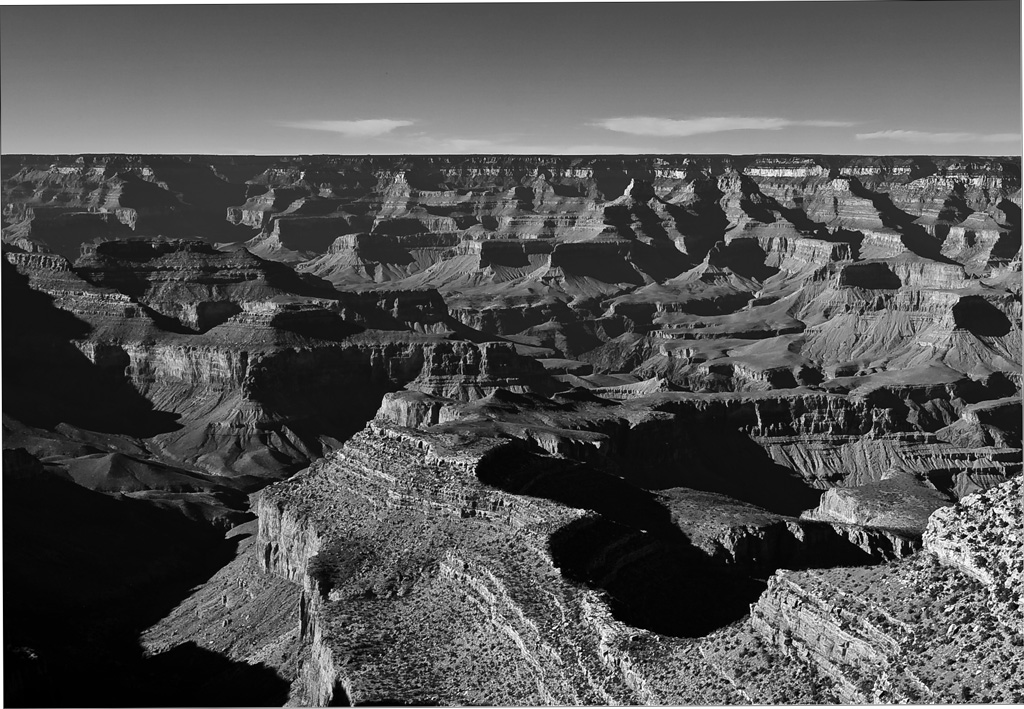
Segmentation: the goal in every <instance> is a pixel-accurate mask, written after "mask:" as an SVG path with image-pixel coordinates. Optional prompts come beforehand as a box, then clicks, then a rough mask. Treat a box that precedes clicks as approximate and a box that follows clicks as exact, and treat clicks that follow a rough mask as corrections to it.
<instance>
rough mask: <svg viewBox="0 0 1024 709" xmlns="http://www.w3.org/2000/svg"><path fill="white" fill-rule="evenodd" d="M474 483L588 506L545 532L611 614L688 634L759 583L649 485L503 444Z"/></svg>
mask: <svg viewBox="0 0 1024 709" xmlns="http://www.w3.org/2000/svg"><path fill="white" fill-rule="evenodd" d="M477 476H478V477H479V479H480V480H481V482H483V483H485V484H488V485H491V486H493V487H497V488H499V489H502V490H505V491H507V492H511V493H513V494H517V495H528V496H530V497H539V498H543V499H547V500H553V501H556V502H560V503H562V504H564V505H568V506H569V507H575V508H577V509H585V510H592V511H593V512H595V513H597V515H599V516H596V517H587V518H584V519H580V520H577V521H575V522H572V523H570V524H568V525H566V526H564V527H562V528H560V529H558V530H557V531H555V532H554V533H553V534H552V535H551V538H550V540H549V548H550V550H551V555H552V559H553V560H554V562H555V565H556V566H558V568H559V569H560V570H561V571H562V573H563V574H564V575H565V576H566V578H568V579H570V580H572V581H575V582H578V583H584V584H586V585H588V586H591V587H593V588H598V589H601V590H602V591H603V592H604V593H605V594H606V597H607V600H608V603H609V605H610V607H611V609H612V612H613V614H614V615H615V617H616V618H617V619H619V620H621V621H623V622H625V623H629V624H630V625H634V626H637V627H641V628H646V629H648V630H653V631H654V632H658V633H664V634H666V635H675V636H683V637H694V636H699V635H704V634H706V633H708V632H711V631H712V630H714V629H716V628H719V627H721V626H723V625H726V624H728V623H730V622H732V621H735V620H738V619H739V618H741V617H743V616H744V615H745V614H746V613H747V612H748V611H749V605H750V603H752V602H753V601H754V600H756V599H757V597H758V595H760V593H761V592H762V591H763V590H764V583H763V582H762V581H759V580H757V579H754V578H751V577H749V576H748V575H746V574H744V573H742V572H738V571H737V570H732V569H727V568H725V567H722V566H720V565H716V564H715V563H713V562H712V561H711V559H709V558H708V556H707V555H706V554H705V553H704V552H703V551H701V550H700V549H697V548H696V547H694V546H693V545H692V544H691V543H690V540H689V539H688V538H687V537H686V535H685V534H683V532H681V531H680V530H679V529H678V528H677V527H676V526H675V525H673V523H672V518H671V515H670V513H669V511H668V510H667V509H666V508H665V507H664V506H663V505H661V504H660V503H659V501H658V500H657V499H656V498H655V497H654V496H653V495H652V494H651V493H650V492H648V491H646V490H642V489H640V488H637V487H635V486H633V485H631V484H629V483H628V482H626V481H625V480H623V479H621V478H618V477H616V476H614V475H610V474H608V473H605V472H602V471H600V470H596V469H594V468H591V467H588V466H585V465H582V464H579V463H575V462H573V461H569V460H565V459H562V458H550V457H547V456H542V455H539V454H537V453H534V452H532V451H529V450H527V449H525V448H521V447H516V446H508V447H502V448H500V449H498V450H496V451H493V452H491V453H489V454H488V455H487V456H485V457H484V459H483V460H482V461H481V463H480V465H479V466H478V468H477Z"/></svg>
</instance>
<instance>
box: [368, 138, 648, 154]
mask: <svg viewBox="0 0 1024 709" xmlns="http://www.w3.org/2000/svg"><path fill="white" fill-rule="evenodd" d="M387 140H388V142H389V143H391V144H392V145H394V148H395V150H396V151H398V152H402V153H411V154H425V155H473V154H477V155H487V154H499V155H619V154H625V155H631V154H638V153H643V152H650V150H649V149H648V150H646V151H645V150H642V149H640V148H637V147H636V146H631V145H608V144H552V143H527V142H523V140H522V136H519V135H514V134H506V135H498V136H494V137H490V138H464V137H441V136H431V135H428V134H427V133H412V134H407V135H403V136H401V138H399V136H392V137H389V138H388V139H387Z"/></svg>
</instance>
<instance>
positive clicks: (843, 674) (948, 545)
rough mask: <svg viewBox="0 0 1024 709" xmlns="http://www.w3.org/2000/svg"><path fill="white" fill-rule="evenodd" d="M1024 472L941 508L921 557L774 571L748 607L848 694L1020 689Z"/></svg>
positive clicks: (887, 697) (862, 698)
mask: <svg viewBox="0 0 1024 709" xmlns="http://www.w3.org/2000/svg"><path fill="white" fill-rule="evenodd" d="M1020 481H1021V478H1019V477H1018V478H1016V479H1014V480H1012V481H1010V482H1006V483H1004V484H1002V485H1000V486H997V487H995V488H993V489H992V490H990V491H988V492H985V493H980V494H977V495H971V496H969V497H967V498H965V499H964V500H962V501H961V502H959V503H957V505H955V506H949V507H944V508H942V509H940V510H938V511H936V512H935V513H934V514H933V515H932V516H931V518H930V520H929V522H928V528H927V530H926V532H925V547H924V548H925V554H924V555H921V556H918V557H915V558H914V559H912V560H908V561H903V562H899V563H897V564H893V565H889V566H885V567H879V568H877V569H871V570H867V569H863V570H862V569H845V570H830V571H824V572H800V573H793V572H779V573H777V574H776V575H775V576H774V577H773V578H772V579H771V581H770V582H769V586H768V590H767V591H766V592H765V594H764V595H763V596H762V597H761V598H760V599H759V600H758V602H757V603H756V604H755V605H753V606H752V607H751V621H752V624H753V627H754V629H755V631H756V632H758V633H760V634H761V636H762V637H764V638H765V639H766V640H767V641H769V642H770V643H773V644H775V645H776V646H777V647H778V648H779V649H780V650H781V651H782V652H784V653H786V654H787V655H790V656H792V657H795V658H799V659H800V660H801V661H803V662H806V663H808V664H810V665H813V666H815V667H817V668H818V669H819V670H820V671H822V672H823V673H824V674H825V675H826V676H828V677H829V678H830V679H831V681H833V682H834V683H835V687H836V690H837V693H838V696H840V697H841V698H842V699H843V701H847V702H867V701H880V702H895V701H944V702H951V701H990V702H999V701H1010V700H1014V701H1015V699H1014V698H1015V697H1018V696H1019V695H1020V692H1021V690H1022V689H1024V688H1022V687H1021V685H1020V684H1019V680H1017V679H1015V675H1016V673H1018V672H1019V671H1020V667H1021V665H1022V663H1024V652H1022V650H1021V633H1022V628H1024V626H1022V623H1021V620H1022V617H1024V616H1022V613H1021V610H1020V607H1019V600H1020V585H1021V584H1020V581H1021V569H1020V561H1019V557H1020V550H1021V536H1020V519H1021V515H1020V499H1021V496H1020V488H1021V485H1020ZM965 574H966V576H965ZM997 658H998V659H997Z"/></svg>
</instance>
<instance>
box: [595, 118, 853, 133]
mask: <svg viewBox="0 0 1024 709" xmlns="http://www.w3.org/2000/svg"><path fill="white" fill-rule="evenodd" d="M590 125H591V126H595V127H597V128H606V129H607V130H613V131H617V132H619V133H630V134H632V135H649V136H657V137H659V138H685V137H687V136H691V135H701V134H704V133H721V132H722V131H729V130H781V129H783V128H791V127H804V128H849V127H850V126H853V125H855V124H854V123H850V122H849V121H794V120H791V119H789V118H758V117H748V116H708V117H704V118H682V119H675V118H656V117H653V116H632V117H623V118H605V119H602V120H600V121H595V122H593V123H591V124H590Z"/></svg>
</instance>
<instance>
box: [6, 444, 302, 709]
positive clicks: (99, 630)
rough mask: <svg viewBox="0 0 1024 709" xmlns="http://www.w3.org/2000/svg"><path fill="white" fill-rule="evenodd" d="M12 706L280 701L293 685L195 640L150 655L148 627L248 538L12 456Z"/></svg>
mask: <svg viewBox="0 0 1024 709" xmlns="http://www.w3.org/2000/svg"><path fill="white" fill-rule="evenodd" d="M3 528H4V529H3V532H4V538H5V540H6V541H5V544H4V560H3V564H4V589H3V592H4V606H5V613H4V643H5V649H4V660H5V661H4V683H5V693H4V700H5V704H6V705H7V706H50V707H53V706H80V707H93V706H107V707H120V706H261V705H272V706H280V705H281V704H283V703H284V701H286V699H287V693H288V684H287V682H285V681H284V680H283V679H281V678H279V677H277V675H276V673H274V672H273V671H272V670H269V669H267V668H264V667H259V666H257V667H253V666H249V665H247V664H245V663H237V662H233V661H231V660H228V659H226V658H224V657H222V656H219V655H217V654H216V653H213V652H210V651H207V650H203V649H200V648H198V647H196V646H195V645H194V644H192V643H187V644H186V645H184V646H181V647H179V648H176V649H174V650H171V651H169V652H168V653H165V654H163V655H159V656H155V657H151V658H150V657H146V656H144V655H143V652H142V649H141V647H140V646H139V643H138V638H139V635H140V633H141V632H142V631H143V630H145V629H146V628H148V627H150V626H151V625H152V624H154V623H156V622H157V621H158V620H160V619H161V618H163V617H164V616H166V615H167V613H169V612H170V611H171V610H172V609H173V608H174V607H175V606H176V605H177V604H178V603H179V602H180V601H181V600H182V599H184V598H185V597H186V596H187V595H188V594H189V593H190V592H191V590H192V589H193V588H194V587H195V586H196V585H198V584H201V583H203V582H205V581H206V580H207V579H209V577H210V576H212V575H213V574H214V573H215V572H216V571H217V570H218V569H219V568H221V567H222V566H223V565H224V564H225V563H227V562H228V561H229V560H231V559H232V558H233V557H234V555H235V551H236V543H237V540H230V541H229V540H225V539H224V537H223V533H222V532H221V531H219V530H216V529H214V528H212V527H210V526H207V525H203V524H197V523H195V522H191V521H189V520H187V519H185V518H184V517H182V516H181V515H179V514H176V513H174V512H171V511H168V510H161V509H158V508H155V507H153V506H152V505H149V504H147V503H145V502H140V501H135V500H131V499H118V498H116V497H112V496H108V495H103V494H100V493H97V492H93V491H91V490H87V489H85V488H82V487H79V486H78V485H75V484H74V483H72V482H70V481H68V480H65V479H62V478H60V477H58V476H56V475H54V474H53V473H50V472H48V471H47V470H46V469H45V468H44V467H43V466H42V465H41V464H40V463H39V461H38V460H36V459H35V458H34V457H33V456H31V455H29V454H28V453H26V452H25V451H23V450H5V451H4V461H3Z"/></svg>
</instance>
